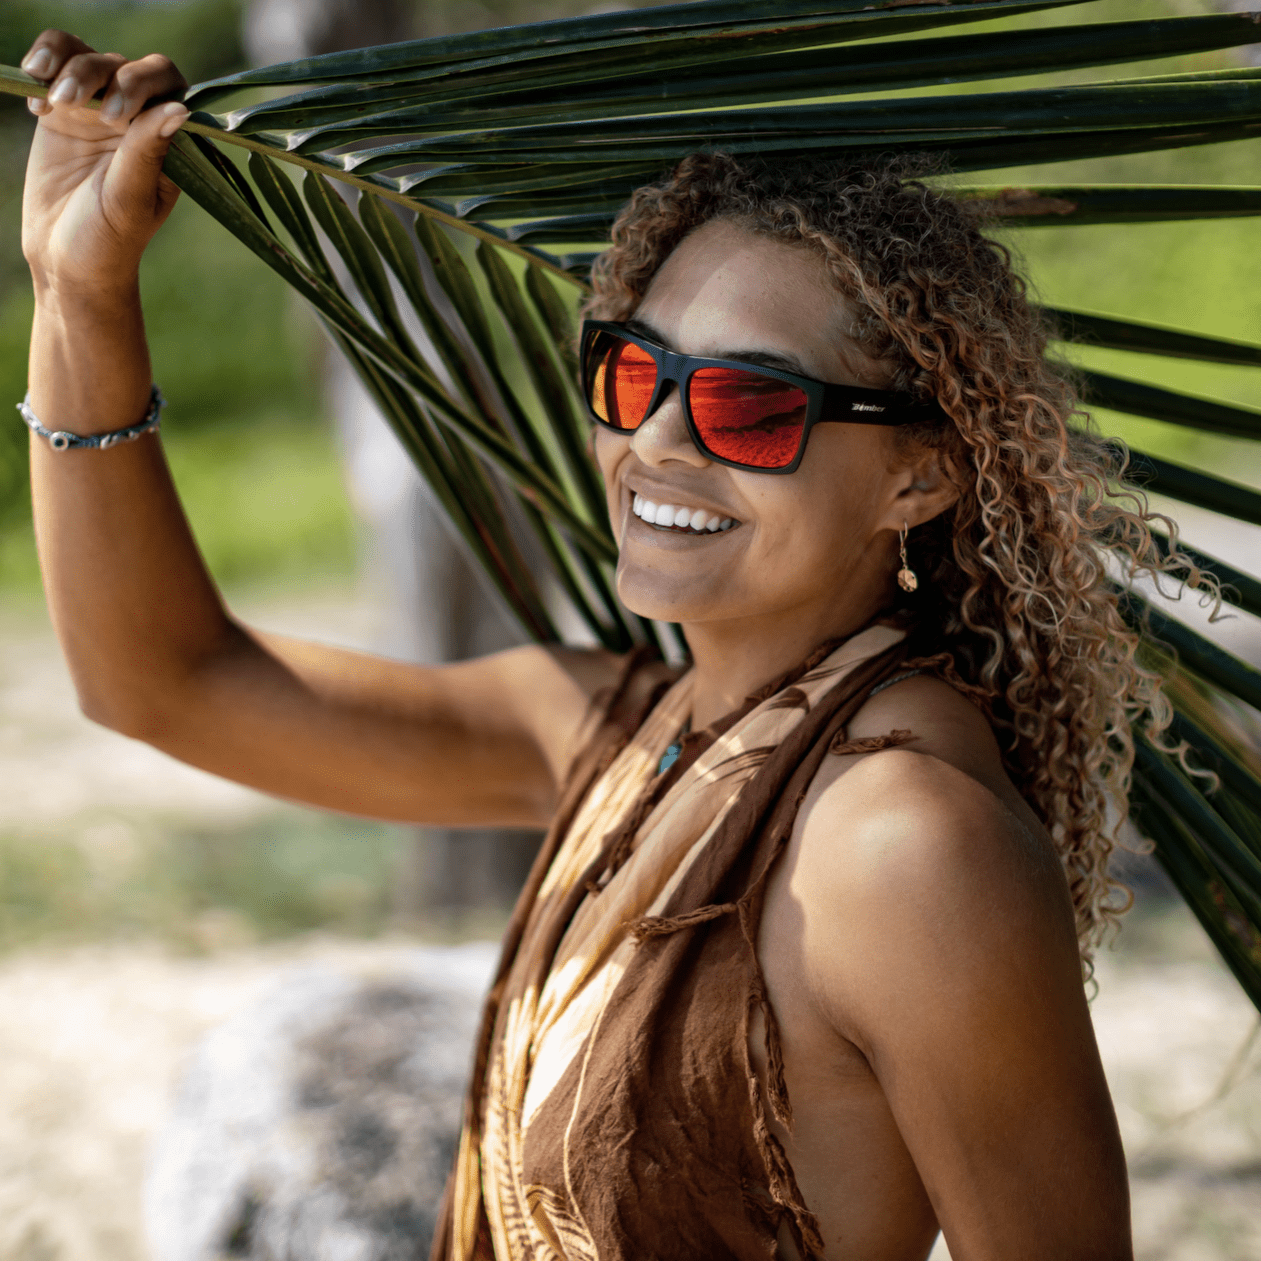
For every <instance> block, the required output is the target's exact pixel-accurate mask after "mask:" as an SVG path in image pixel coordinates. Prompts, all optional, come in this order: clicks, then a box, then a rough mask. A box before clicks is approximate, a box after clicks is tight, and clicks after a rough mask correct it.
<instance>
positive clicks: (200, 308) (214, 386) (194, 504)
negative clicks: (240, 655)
mask: <svg viewBox="0 0 1261 1261" xmlns="http://www.w3.org/2000/svg"><path fill="white" fill-rule="evenodd" d="M239 24H240V5H239V3H238V0H190V2H188V3H183V4H164V5H153V4H146V5H137V4H134V3H105V4H93V5H91V6H83V5H76V4H60V5H57V4H53V5H46V4H38V5H37V4H30V3H26V2H25V0H18V2H17V3H12V2H11V0H4V2H3V5H2V6H0V60H3V61H5V62H7V63H9V64H13V63H15V62H16V61H18V60H20V58H21V56H22V55H23V54H24V52H25V50H26V48H27V47H28V46H29V44H30V41H31V40H32V39H33V38H34V36H35V35H37V34H38V33H39V31H40V30H42V29H43V28H44V27H46V26H63V27H67V28H69V29H72V30H75V31H76V32H78V33H80V34H81V35H82V36H83V37H84V39H86V40H87V41H88V42H89V43H91V44H93V45H94V46H96V47H101V48H111V49H113V48H116V49H119V50H120V51H122V52H125V53H129V54H137V53H142V52H144V51H147V50H150V49H153V48H161V49H163V50H165V51H167V52H169V53H170V55H171V56H172V57H173V58H174V59H175V60H176V62H177V64H179V65H180V66H181V68H183V69H184V70H185V72H186V73H187V75H188V77H189V78H190V79H193V80H196V79H199V78H207V77H210V76H212V75H216V74H221V73H226V72H227V71H229V70H233V69H237V68H239V67H240V66H241V65H242V64H243V62H244V54H243V53H242V51H241V45H240V38H239ZM5 99H6V100H8V99H10V98H5ZM19 105H20V102H19ZM32 126H33V120H32V119H31V118H30V116H29V115H28V114H27V112H26V111H25V110H24V109H21V108H19V109H17V110H12V109H6V110H4V111H3V112H0V164H2V165H0V585H5V584H7V585H10V586H12V585H20V586H29V585H31V584H33V583H34V582H35V581H36V579H37V570H36V566H35V561H34V554H33V546H32V542H31V531H30V524H29V495H28V492H27V488H26V432H25V430H24V429H23V428H22V426H21V422H20V421H19V420H18V418H17V416H16V414H15V413H13V412H11V411H10V410H9V409H10V407H11V406H12V404H13V403H15V402H16V401H17V400H18V399H20V398H21V397H22V395H23V393H24V392H25V389H26V355H27V345H28V340H29V333H30V318H31V309H32V306H31V295H30V281H29V276H28V273H27V271H26V267H25V263H24V261H23V260H22V257H21V253H20V247H19V230H18V228H19V222H20V213H21V207H20V196H21V170H22V162H23V160H24V157H25V151H26V148H27V146H28V145H29V143H30V133H31V129H32ZM141 283H142V287H143V293H144V304H145V316H146V323H147V327H148V333H149V340H150V345H151V349H152V352H153V364H154V377H155V379H156V380H157V381H158V382H159V383H160V385H161V386H162V390H163V392H164V393H165V395H166V397H167V399H168V407H167V410H166V413H165V416H164V427H163V434H164V439H165V445H166V449H167V453H168V456H169V458H170V461H171V465H172V469H173V471H174V473H175V476H176V479H177V482H178V484H179V487H180V490H181V493H182V495H183V498H184V502H185V506H186V508H187V510H188V514H189V517H190V519H191V520H192V523H193V528H194V531H195V532H196V534H197V537H198V541H199V542H200V543H201V545H202V549H203V552H204V553H205V555H206V558H207V560H208V562H209V563H210V566H211V569H212V571H213V572H214V573H215V575H216V577H217V578H218V579H219V580H220V581H227V582H233V581H248V580H250V579H255V578H262V577H267V578H272V577H276V576H278V575H283V574H314V575H317V576H323V575H326V574H329V573H344V572H346V571H348V570H349V568H350V567H351V565H352V563H353V553H354V532H353V523H352V521H351V517H350V512H349V509H348V507H347V505H346V500H345V495H344V492H343V490H342V484H341V477H340V471H339V465H338V460H337V452H336V449H335V446H334V443H333V440H332V437H331V433H330V430H329V426H328V424H327V421H326V418H325V417H324V415H323V412H322V406H321V400H320V393H319V384H318V383H319V376H320V334H319V333H318V331H317V330H316V329H315V327H314V325H313V322H312V321H311V320H310V318H309V317H308V316H307V314H306V312H305V311H304V310H303V309H302V308H301V305H300V304H299V303H298V302H297V301H296V300H295V299H294V298H293V297H292V296H291V295H290V294H289V292H288V291H287V289H286V288H285V286H284V284H283V283H282V282H281V281H280V280H279V279H278V278H277V277H276V276H274V275H273V274H272V273H271V272H269V271H268V270H267V269H266V268H265V267H261V266H259V264H258V262H257V260H255V259H254V258H252V257H251V256H250V255H249V254H247V253H246V251H244V250H243V249H241V247H240V245H239V244H238V243H237V242H236V241H235V240H233V239H232V238H231V237H230V236H228V234H227V233H226V232H224V231H223V229H221V228H220V227H219V225H218V224H216V223H214V222H213V221H212V220H210V219H209V218H207V217H206V216H205V215H204V214H203V213H202V212H201V210H200V209H198V207H196V206H195V205H193V204H192V203H191V202H188V201H187V200H184V201H181V203H180V204H178V205H177V206H176V209H175V211H174V213H173V214H172V216H171V219H170V221H169V222H168V223H167V225H166V226H165V227H164V228H163V230H162V232H161V233H159V235H158V237H157V239H156V240H155V241H154V244H153V246H152V247H151V248H150V250H149V253H148V254H147V256H146V258H145V262H144V266H143V269H142V273H141Z"/></svg>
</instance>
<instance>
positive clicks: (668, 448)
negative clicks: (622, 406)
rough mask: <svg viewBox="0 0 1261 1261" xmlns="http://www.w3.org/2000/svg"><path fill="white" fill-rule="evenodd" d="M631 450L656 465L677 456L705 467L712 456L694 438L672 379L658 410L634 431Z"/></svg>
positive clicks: (640, 457)
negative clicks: (690, 432) (706, 453)
mask: <svg viewBox="0 0 1261 1261" xmlns="http://www.w3.org/2000/svg"><path fill="white" fill-rule="evenodd" d="M631 450H632V451H633V452H634V453H635V454H636V455H637V456H638V457H639V459H640V460H641V461H642V462H643V463H644V464H647V465H650V466H651V467H653V468H658V467H660V466H661V465H663V464H668V463H669V462H670V461H671V460H678V461H680V462H682V463H684V464H690V465H692V466H693V467H694V468H704V467H705V466H706V465H707V464H709V459H708V458H707V457H706V455H705V453H704V452H703V451H701V450H700V449H699V448H698V447H697V445H696V444H695V443H694V442H693V441H692V435H691V434H689V433H688V431H687V421H686V419H685V418H684V416H683V400H682V399H681V398H680V397H679V388H678V386H677V385H674V384H673V383H672V384H671V385H670V386H669V388H668V392H667V393H666V396H665V398H664V399H662V401H661V403H660V404H659V405H658V407H657V410H656V411H655V412H653V413H652V415H651V416H649V417H648V419H647V420H645V421H644V422H643V423H642V424H641V425H640V426H639V428H638V429H636V430H635V432H634V433H633V434H632V435H631Z"/></svg>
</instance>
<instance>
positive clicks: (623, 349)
mask: <svg viewBox="0 0 1261 1261" xmlns="http://www.w3.org/2000/svg"><path fill="white" fill-rule="evenodd" d="M586 381H587V394H588V398H587V402H588V403H589V404H590V405H591V410H592V411H593V412H595V414H596V415H597V416H598V417H599V418H600V419H601V420H602V421H604V423H605V424H606V425H612V426H613V427H614V428H616V429H638V428H639V426H640V424H642V423H643V420H644V417H645V416H647V414H648V404H649V403H650V402H651V401H652V391H653V389H654V387H655V386H656V384H657V365H656V362H655V361H654V360H653V357H652V356H651V355H650V354H649V353H648V352H647V351H646V350H644V349H643V348H642V347H640V346H636V345H635V343H634V342H628V341H625V340H624V339H623V338H621V337H618V336H617V335H616V334H614V333H606V332H603V331H601V332H598V333H596V334H595V336H593V337H592V338H591V340H590V342H588V344H587V363H586Z"/></svg>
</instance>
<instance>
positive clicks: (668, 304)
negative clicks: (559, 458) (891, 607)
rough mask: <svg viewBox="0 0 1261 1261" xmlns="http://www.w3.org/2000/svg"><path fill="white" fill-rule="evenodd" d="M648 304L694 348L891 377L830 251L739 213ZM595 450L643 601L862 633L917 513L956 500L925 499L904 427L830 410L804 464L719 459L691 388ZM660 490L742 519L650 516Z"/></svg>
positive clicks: (673, 613)
mask: <svg viewBox="0 0 1261 1261" xmlns="http://www.w3.org/2000/svg"><path fill="white" fill-rule="evenodd" d="M634 318H635V324H636V327H637V329H638V330H639V331H641V332H643V333H645V334H646V335H647V336H650V337H651V338H652V339H653V340H654V341H658V342H660V343H661V344H662V345H664V346H667V347H669V348H670V349H672V350H674V351H677V352H679V353H681V354H690V355H700V356H708V357H711V358H723V359H748V358H750V357H752V356H756V357H757V359H758V360H759V361H760V362H762V363H770V364H772V366H779V367H783V368H784V369H786V370H788V371H792V372H797V373H800V374H802V375H804V376H808V377H813V378H815V379H816V380H820V381H832V382H837V383H839V384H843V385H863V386H868V387H876V388H887V386H888V383H889V375H890V373H889V368H888V366H887V365H885V364H882V363H879V362H877V361H874V360H871V359H869V358H867V357H866V356H865V355H863V354H862V352H861V351H860V349H859V348H858V346H857V344H856V343H855V342H854V341H853V339H852V338H851V337H850V336H849V335H848V333H847V328H848V325H849V322H850V319H851V311H850V308H849V306H848V305H847V303H846V302H845V300H844V299H843V298H842V297H841V296H840V295H839V294H838V292H837V290H836V289H835V288H834V287H833V286H832V284H831V282H830V281H829V279H828V276H827V273H826V272H825V270H824V267H823V264H822V262H821V260H820V259H819V257H818V255H816V254H815V253H813V252H812V251H810V250H808V249H806V248H804V247H800V246H793V245H788V244H784V243H781V242H778V241H774V240H771V239H769V238H766V237H761V236H757V235H755V234H753V233H752V232H750V231H748V230H747V229H744V228H741V227H739V226H737V225H735V224H733V223H731V222H728V221H724V220H715V221H711V222H710V223H707V224H705V225H704V226H703V227H701V228H698V229H697V230H696V231H695V232H693V233H692V234H691V235H690V236H689V237H687V239H686V240H684V241H683V243H682V244H681V245H679V247H678V248H677V249H676V250H675V251H674V252H673V253H672V254H671V255H670V257H669V258H668V259H667V260H666V262H665V263H664V264H663V265H662V267H661V269H660V271H658V273H657V275H656V276H655V277H654V279H653V281H652V284H651V286H650V287H649V289H648V292H647V294H646V295H645V297H644V300H643V302H642V303H641V304H640V306H639V309H638V310H637V311H636V312H635V317H634ZM768 356H770V357H774V359H773V360H772V359H768ZM595 451H596V458H597V460H598V462H599V464H600V468H601V471H602V472H603V474H604V480H605V486H606V488H607V492H608V503H609V515H610V519H611V521H612V524H613V531H614V534H615V535H616V537H617V540H618V545H619V549H620V552H619V561H618V570H617V579H618V594H619V595H620V596H621V598H622V600H623V602H624V603H625V604H626V606H627V607H628V608H630V609H631V610H633V611H634V612H636V613H639V614H642V615H643V616H645V617H654V618H660V619H662V620H664V621H677V622H683V623H685V624H694V625H695V624H700V623H715V622H732V623H737V624H738V623H758V622H765V621H766V619H768V618H769V619H772V620H778V619H781V618H792V619H793V621H794V624H796V625H797V626H798V627H799V628H801V629H806V628H811V629H813V630H814V631H815V633H817V634H818V636H819V638H820V639H821V638H826V637H827V636H829V635H831V634H843V633H847V632H848V631H849V630H852V629H854V627H855V626H856V625H858V624H860V623H861V621H865V620H866V619H867V618H868V617H870V616H871V614H872V613H874V612H875V611H876V609H878V608H879V607H880V605H881V604H882V603H883V602H885V601H886V600H887V599H888V598H889V597H890V596H891V595H892V592H893V586H892V576H893V571H894V569H895V568H896V566H895V564H894V563H893V556H894V555H895V551H894V549H895V547H896V534H895V533H894V532H895V531H896V530H897V529H898V528H899V527H900V526H901V525H902V522H903V519H904V518H905V519H907V520H908V521H909V523H910V524H911V525H915V524H917V522H918V521H920V520H925V519H927V518H928V517H929V516H932V515H934V513H935V512H939V511H940V510H941V507H944V506H945V505H944V503H942V504H940V505H937V506H936V507H935V508H934V510H933V511H926V510H925V508H924V507H923V506H922V505H921V503H920V500H921V499H923V495H922V493H919V492H917V491H916V490H915V489H914V486H915V485H917V484H919V483H917V482H916V479H915V476H914V474H913V472H912V471H911V470H910V469H909V468H898V467H897V463H898V462H897V461H896V460H895V458H894V443H893V438H892V434H891V432H890V431H889V430H888V429H886V428H883V427H881V426H879V425H854V424H833V423H824V424H819V425H816V426H815V427H814V429H813V430H811V433H810V438H809V441H808V443H807V446H806V451H805V456H804V458H803V459H802V462H801V465H800V467H799V468H798V469H797V471H796V472H794V473H789V474H786V475H769V474H766V473H757V472H752V471H746V470H744V469H737V468H729V467H727V466H726V465H723V464H717V463H715V462H713V461H712V460H710V459H709V458H708V457H706V456H705V455H704V454H703V453H702V452H701V451H699V450H698V449H697V448H696V446H695V445H694V444H693V443H692V441H691V438H690V437H689V436H688V432H687V429H686V426H685V423H684V419H683V411H682V407H681V404H680V402H679V396H678V391H677V390H671V391H670V393H669V394H668V395H667V397H666V400H665V402H664V403H663V404H662V405H661V406H660V407H659V408H658V410H657V411H656V412H655V413H654V414H653V415H652V416H650V417H649V418H648V419H647V420H645V421H644V423H643V424H642V425H640V427H639V428H638V429H636V430H635V431H634V432H633V433H632V434H628V435H625V436H623V435H621V434H617V433H613V432H610V431H608V430H606V429H604V428H603V427H598V428H597V430H596V437H595ZM645 502H647V503H650V504H653V505H656V506H657V507H658V508H659V507H660V506H661V505H666V504H668V505H672V506H673V507H674V508H675V510H676V515H677V510H678V509H679V508H686V509H688V510H689V512H690V513H691V514H693V517H694V519H695V520H697V521H698V522H699V521H700V520H701V519H700V518H699V517H697V516H695V514H696V513H698V512H703V513H704V514H705V521H707V522H708V521H710V520H712V518H714V517H717V518H719V519H720V520H722V521H724V522H725V521H726V520H727V519H730V520H731V522H732V523H733V524H732V525H731V526H730V527H729V528H728V529H726V530H717V531H710V530H707V529H706V528H705V525H704V524H703V523H702V524H701V529H700V531H699V532H697V531H693V530H691V529H689V528H687V527H683V528H681V529H680V528H676V527H673V526H664V525H657V524H655V522H650V521H646V520H644V519H642V517H641V516H640V515H637V512H636V509H637V508H638V509H639V512H641V513H642V512H644V511H645V509H644V506H643V505H644V503H645ZM650 515H651V514H650ZM873 602H874V608H872V607H869V606H871V605H872V604H873ZM860 606H861V607H860ZM851 614H852V615H851ZM815 642H818V640H816V641H815Z"/></svg>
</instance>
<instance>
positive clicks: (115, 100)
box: [101, 95, 126, 118]
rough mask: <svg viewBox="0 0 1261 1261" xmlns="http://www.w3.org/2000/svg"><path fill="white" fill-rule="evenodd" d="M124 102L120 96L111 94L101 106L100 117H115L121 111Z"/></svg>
mask: <svg viewBox="0 0 1261 1261" xmlns="http://www.w3.org/2000/svg"><path fill="white" fill-rule="evenodd" d="M125 104H126V102H125V101H124V100H123V98H122V97H121V96H117V95H115V96H111V97H110V98H109V100H108V101H106V102H105V104H104V105H102V106H101V117H102V118H117V117H118V116H119V115H120V114H121V113H122V112H123V106H124V105H125Z"/></svg>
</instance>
